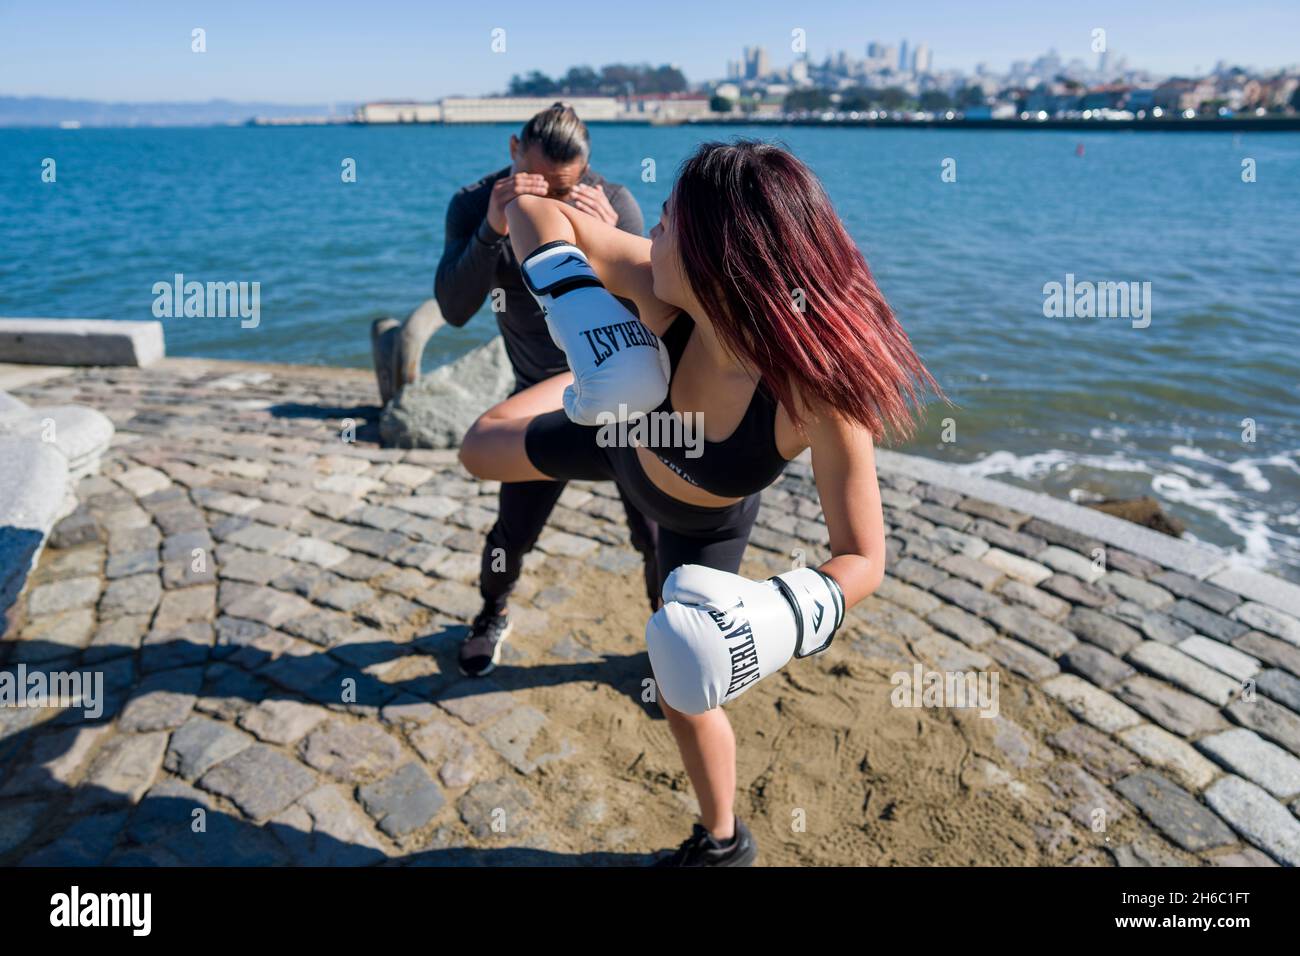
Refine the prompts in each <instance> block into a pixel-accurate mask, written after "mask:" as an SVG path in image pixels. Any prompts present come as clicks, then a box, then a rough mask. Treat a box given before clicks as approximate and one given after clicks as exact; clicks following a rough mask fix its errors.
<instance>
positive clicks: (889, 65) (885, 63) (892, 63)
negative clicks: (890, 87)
mask: <svg viewBox="0 0 1300 956" xmlns="http://www.w3.org/2000/svg"><path fill="white" fill-rule="evenodd" d="M877 62H878V63H879V66H878V67H877V68H878V69H882V70H895V69H897V68H898V49H897V48H896V47H895V46H894V45H893V44H892V43H885V44H882V45H881V47H880V59H879V60H878V61H877Z"/></svg>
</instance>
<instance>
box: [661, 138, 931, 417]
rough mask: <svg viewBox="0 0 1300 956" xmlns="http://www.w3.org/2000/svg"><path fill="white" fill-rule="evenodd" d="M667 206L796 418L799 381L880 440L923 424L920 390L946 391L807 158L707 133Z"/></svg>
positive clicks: (731, 338) (698, 276)
mask: <svg viewBox="0 0 1300 956" xmlns="http://www.w3.org/2000/svg"><path fill="white" fill-rule="evenodd" d="M668 209H669V215H670V217H671V221H672V227H673V232H674V234H675V235H676V238H677V247H678V251H679V253H680V255H681V260H682V265H683V268H684V272H685V277H686V280H687V281H688V282H689V283H690V285H691V289H692V291H693V292H694V293H695V296H696V298H698V299H699V300H700V302H701V304H702V305H703V306H704V308H705V310H706V313H707V316H708V319H709V321H710V322H711V323H712V324H713V326H714V328H715V329H716V330H717V333H718V337H719V338H720V339H721V340H722V342H723V344H724V345H725V346H726V347H727V348H728V349H730V350H731V351H732V352H733V353H734V354H736V355H737V356H738V357H740V358H742V359H744V360H745V361H747V362H748V363H750V364H752V365H753V366H754V367H755V368H756V369H757V370H758V371H759V372H760V373H761V374H762V376H763V381H764V382H765V383H766V385H767V386H768V388H769V389H771V391H772V393H773V394H774V395H775V396H776V398H777V399H778V400H779V401H780V402H781V404H782V405H784V406H785V408H786V411H787V412H789V413H790V415H791V416H792V417H793V418H795V420H796V421H798V419H799V418H800V415H799V412H798V407H797V406H796V405H795V404H794V402H793V401H792V393H793V391H794V389H795V388H797V389H798V391H799V394H800V396H801V397H802V398H803V400H804V401H805V403H807V404H808V405H809V406H810V411H812V412H813V413H814V414H816V413H817V409H818V408H819V407H820V408H821V409H826V410H833V411H835V412H838V413H839V414H840V415H842V416H843V417H844V418H846V419H848V420H850V421H853V422H856V423H857V424H859V425H861V426H863V427H864V428H867V429H869V430H870V432H871V434H872V435H873V437H874V438H875V439H876V440H878V441H879V440H882V439H884V438H885V436H886V433H887V432H888V433H889V434H890V435H892V436H896V437H907V436H909V435H911V434H912V432H913V430H914V427H915V422H914V421H913V417H912V410H913V409H914V408H917V407H919V405H920V396H921V394H922V393H923V392H925V391H927V390H929V391H933V392H934V393H935V394H936V395H942V392H941V391H940V389H939V386H938V385H937V384H936V383H935V381H934V379H933V378H932V377H931V376H930V373H929V372H928V371H926V368H925V366H924V365H923V364H922V363H921V359H920V358H919V357H918V356H917V354H916V352H915V351H914V350H913V348H912V343H911V342H910V341H909V340H908V338H907V334H906V333H905V332H904V331H903V328H902V326H901V325H899V323H898V320H897V319H896V318H894V313H893V311H892V310H891V309H890V308H889V305H888V303H886V302H885V297H884V296H883V295H881V293H880V289H879V288H877V287H876V282H875V280H874V279H873V278H872V276H871V270H870V269H869V268H868V267H867V261H866V259H864V258H863V256H862V253H861V252H859V251H858V247H857V246H856V245H855V244H854V242H853V240H852V239H851V238H850V237H849V234H848V232H847V230H845V228H844V224H843V223H842V222H840V218H839V216H837V215H836V214H835V210H834V208H832V206H831V201H830V199H829V197H827V195H826V191H825V190H824V189H823V188H822V185H821V182H820V181H819V180H818V179H817V177H816V176H815V175H813V173H812V171H811V170H810V169H809V168H808V167H807V166H805V165H804V164H803V163H802V162H800V161H799V160H798V159H796V158H795V157H794V156H792V155H791V154H790V153H789V152H787V151H786V150H784V149H781V148H780V147H777V146H772V145H769V144H766V143H761V142H755V141H752V140H741V141H738V142H735V143H704V144H703V145H701V146H700V148H699V149H698V150H697V151H696V152H695V155H693V156H691V157H690V158H689V159H687V160H686V162H685V163H684V164H683V165H682V169H681V174H680V175H679V177H678V179H677V184H676V185H675V186H674V187H673V192H672V196H671V197H670V198H669V200H668ZM795 290H802V292H803V301H804V305H805V308H804V310H803V311H800V310H799V309H798V308H797V307H796V304H795V301H796V294H797V293H796V291H795Z"/></svg>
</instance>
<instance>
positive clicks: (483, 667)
mask: <svg viewBox="0 0 1300 956" xmlns="http://www.w3.org/2000/svg"><path fill="white" fill-rule="evenodd" d="M509 634H510V617H509V615H507V614H498V613H497V612H496V609H495V608H493V607H491V606H488V607H484V608H483V610H481V611H479V612H478V617H476V618H474V623H472V624H471V625H470V626H469V635H468V636H467V637H466V638H465V640H463V641H461V643H460V672H461V673H462V674H464V675H465V676H466V677H483V676H485V675H487V674H490V673H492V671H493V669H495V668H496V666H497V662H498V661H499V660H501V645H502V644H504V643H505V642H506V637H508V636H509Z"/></svg>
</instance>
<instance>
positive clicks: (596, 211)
mask: <svg viewBox="0 0 1300 956" xmlns="http://www.w3.org/2000/svg"><path fill="white" fill-rule="evenodd" d="M571 195H572V196H573V205H574V206H575V207H577V208H578V209H581V210H582V211H583V212H585V213H587V215H589V216H595V217H596V218H597V219H599V220H600V221H601V222H603V223H606V224H608V225H611V226H617V225H618V213H616V212H615V211H614V207H613V206H611V205H610V203H609V197H608V196H606V195H605V190H604V189H603V188H602V187H600V186H587V185H585V184H583V183H578V184H576V185H575V186H574V187H573V192H572V194H571Z"/></svg>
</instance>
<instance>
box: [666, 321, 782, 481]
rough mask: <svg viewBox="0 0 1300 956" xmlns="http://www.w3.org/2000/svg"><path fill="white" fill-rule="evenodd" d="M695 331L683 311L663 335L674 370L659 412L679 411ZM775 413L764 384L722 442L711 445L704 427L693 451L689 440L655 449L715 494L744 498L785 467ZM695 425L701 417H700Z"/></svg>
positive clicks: (773, 401)
mask: <svg viewBox="0 0 1300 956" xmlns="http://www.w3.org/2000/svg"><path fill="white" fill-rule="evenodd" d="M694 331H695V320H694V319H692V318H691V317H690V316H689V315H687V314H686V313H685V312H679V313H678V314H677V318H675V319H673V321H672V324H671V325H669V326H668V329H667V331H665V332H664V334H663V336H662V341H663V343H664V346H665V347H666V348H667V349H668V357H669V359H670V361H671V368H672V372H671V374H670V375H669V378H668V383H669V388H668V397H666V398H665V399H664V400H663V404H661V405H660V406H659V407H658V408H657V409H655V411H656V412H659V413H673V411H674V410H673V402H672V380H673V379H674V378H676V377H677V366H678V364H679V363H680V362H681V358H682V353H683V352H685V351H686V343H687V342H689V341H690V339H691V333H692V332H694ZM776 409H777V401H776V398H775V397H774V396H773V395H772V393H771V392H769V391H768V390H767V388H766V387H765V386H764V385H763V382H762V381H759V383H758V386H757V387H756V388H755V389H754V397H753V398H752V399H750V402H749V407H748V408H746V409H745V416H744V417H743V418H742V419H741V420H740V424H739V425H738V426H736V430H735V431H734V432H732V433H731V434H730V435H729V436H727V437H726V438H724V439H723V440H722V441H706V440H705V439H704V429H703V426H700V427H699V428H698V431H697V436H696V439H695V440H694V441H692V442H691V443H690V444H691V445H694V447H693V448H692V447H690V446H689V445H687V444H686V443H684V442H675V443H670V444H659V445H658V446H657V447H652V448H651V449H650V450H651V451H653V452H654V454H655V455H656V457H658V459H659V460H660V461H662V462H663V463H664V464H665V465H667V466H668V467H669V468H671V469H672V470H673V472H675V473H676V474H677V475H679V476H681V477H682V478H684V479H685V480H686V481H689V482H690V483H691V484H693V485H696V486H697V487H699V488H702V489H703V490H705V491H707V492H709V493H710V494H713V495H717V496H719V497H721V498H745V497H747V496H749V495H752V494H754V493H756V492H759V491H762V490H763V489H764V488H766V487H767V486H768V485H770V484H771V483H772V482H774V481H776V479H777V478H779V477H780V475H781V472H782V470H783V469H784V468H785V466H786V459H785V458H783V457H781V452H780V451H779V450H777V447H776ZM686 414H687V415H690V414H691V413H686ZM685 417H686V415H683V416H682V418H683V419H685ZM695 421H699V419H698V418H695ZM691 455H697V457H690V456H691Z"/></svg>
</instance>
